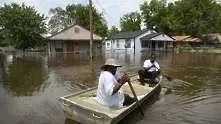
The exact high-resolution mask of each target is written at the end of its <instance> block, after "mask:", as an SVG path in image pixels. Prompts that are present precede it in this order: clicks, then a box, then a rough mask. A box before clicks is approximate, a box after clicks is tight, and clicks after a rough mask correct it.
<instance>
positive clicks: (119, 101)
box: [97, 59, 135, 107]
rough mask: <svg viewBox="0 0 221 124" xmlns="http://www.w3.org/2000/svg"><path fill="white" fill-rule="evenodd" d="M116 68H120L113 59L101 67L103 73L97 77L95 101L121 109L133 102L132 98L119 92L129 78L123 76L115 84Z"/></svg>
mask: <svg viewBox="0 0 221 124" xmlns="http://www.w3.org/2000/svg"><path fill="white" fill-rule="evenodd" d="M117 67H121V65H118V64H117V62H116V60H115V59H108V60H106V62H105V64H104V65H103V66H102V67H101V69H102V70H103V71H102V72H101V74H100V77H99V84H98V90H97V101H98V102H99V103H100V104H103V105H105V106H108V107H121V106H125V105H130V104H132V103H133V102H135V100H134V99H133V98H131V97H130V96H129V95H127V94H124V93H123V92H122V91H121V90H120V88H121V87H122V86H123V85H124V84H125V83H126V82H127V81H129V80H130V78H129V77H128V76H127V75H124V76H121V77H120V80H119V82H117V80H116V78H115V77H114V76H115V74H116V71H117Z"/></svg>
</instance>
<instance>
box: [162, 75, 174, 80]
mask: <svg viewBox="0 0 221 124" xmlns="http://www.w3.org/2000/svg"><path fill="white" fill-rule="evenodd" d="M162 75H163V76H164V77H165V78H166V79H167V80H168V81H172V80H173V78H172V77H171V76H169V75H168V74H164V73H162Z"/></svg>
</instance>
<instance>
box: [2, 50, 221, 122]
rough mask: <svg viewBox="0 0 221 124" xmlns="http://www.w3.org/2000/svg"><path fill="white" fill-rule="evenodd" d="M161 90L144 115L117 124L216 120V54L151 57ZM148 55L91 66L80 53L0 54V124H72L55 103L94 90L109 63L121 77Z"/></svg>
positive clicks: (220, 86) (220, 89) (220, 98)
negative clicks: (158, 72) (156, 66)
mask: <svg viewBox="0 0 221 124" xmlns="http://www.w3.org/2000/svg"><path fill="white" fill-rule="evenodd" d="M156 54H157V61H158V62H159V64H160V65H161V70H162V71H163V72H164V73H166V74H169V75H170V76H172V77H173V78H174V80H173V81H171V82H170V81H168V80H166V79H163V87H164V88H162V90H161V91H160V92H159V93H158V95H156V96H155V97H153V98H151V99H150V100H149V101H147V103H146V104H144V106H143V109H144V111H145V116H144V117H141V115H140V114H138V113H139V110H137V111H134V112H132V113H131V114H130V115H128V116H127V117H126V118H124V119H123V120H121V123H128V124H129V123H131V124H132V123H140V124H146V123H147V122H148V124H156V123H157V124H160V123H162V124H165V123H168V124H173V123H174V124H177V123H200V124H203V123H205V124H206V123H214V124H215V123H219V122H220V121H221V119H220V117H219V115H220V114H221V111H219V110H220V102H221V81H220V80H221V75H220V74H221V55H220V54H211V53H210V54H207V53H156ZM149 55H150V53H140V52H139V53H135V54H133V53H132V54H131V53H125V52H120V53H116V52H115V53H104V54H100V55H95V56H94V60H93V61H92V62H90V61H88V59H87V57H88V55H86V54H76V55H73V54H63V53H60V54H50V55H48V54H47V53H23V52H22V53H0V124H20V123H22V124H23V123H40V124H46V123H47V124H64V123H65V124H77V122H73V121H71V120H68V119H66V118H65V116H64V113H63V112H62V110H61V108H60V106H59V105H58V101H57V98H58V97H60V96H64V95H67V94H69V93H74V92H78V91H81V90H83V89H87V88H90V87H93V86H97V80H98V76H99V74H100V67H101V66H102V65H103V64H104V62H105V60H106V59H107V58H115V59H117V60H118V62H119V63H120V64H122V65H123V67H121V68H119V69H118V71H119V72H120V73H121V74H122V73H123V72H124V71H127V72H128V73H129V74H131V75H132V74H136V73H137V71H138V70H139V69H140V68H142V65H143V62H144V61H145V60H146V59H148V57H149Z"/></svg>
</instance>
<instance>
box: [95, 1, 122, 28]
mask: <svg viewBox="0 0 221 124" xmlns="http://www.w3.org/2000/svg"><path fill="white" fill-rule="evenodd" d="M96 2H97V4H98V5H99V6H100V7H101V9H103V11H104V12H105V13H106V14H107V15H108V16H109V17H110V19H111V20H112V21H113V22H114V23H115V24H116V26H119V24H117V23H116V21H115V20H114V19H113V18H112V17H111V16H110V15H109V14H108V13H107V11H106V10H105V9H104V8H103V7H102V6H101V4H100V3H99V2H98V1H97V0H96ZM119 27H120V26H119Z"/></svg>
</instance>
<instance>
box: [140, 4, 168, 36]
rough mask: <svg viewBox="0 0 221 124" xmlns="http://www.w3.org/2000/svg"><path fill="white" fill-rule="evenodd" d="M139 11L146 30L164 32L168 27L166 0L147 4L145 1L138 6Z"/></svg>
mask: <svg viewBox="0 0 221 124" xmlns="http://www.w3.org/2000/svg"><path fill="white" fill-rule="evenodd" d="M140 10H141V15H142V19H143V21H144V24H145V26H146V27H147V28H149V29H155V30H157V31H158V30H159V31H165V29H167V28H168V27H169V26H170V18H169V16H167V15H168V9H167V8H166V0H151V1H150V3H149V4H148V2H147V1H145V2H144V3H143V4H141V5H140ZM166 32H167V31H166ZM168 32H169V31H168Z"/></svg>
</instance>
